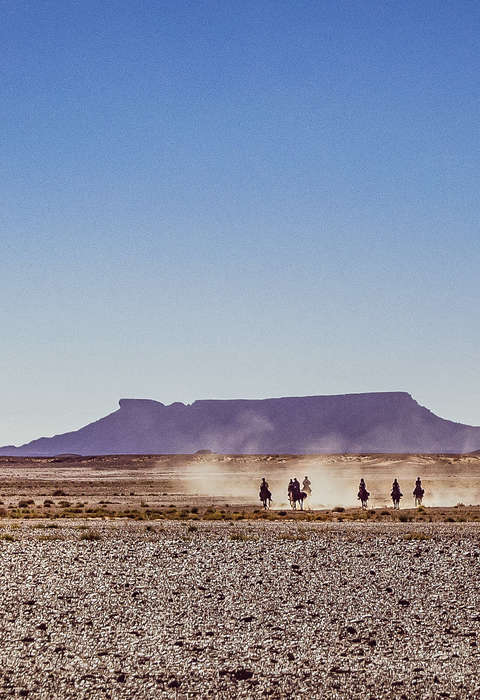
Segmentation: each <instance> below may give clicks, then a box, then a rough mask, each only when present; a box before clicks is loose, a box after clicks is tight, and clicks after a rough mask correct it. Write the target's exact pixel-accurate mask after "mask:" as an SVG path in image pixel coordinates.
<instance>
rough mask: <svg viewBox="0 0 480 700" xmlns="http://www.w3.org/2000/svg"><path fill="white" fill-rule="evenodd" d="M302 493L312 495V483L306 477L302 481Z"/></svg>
mask: <svg viewBox="0 0 480 700" xmlns="http://www.w3.org/2000/svg"><path fill="white" fill-rule="evenodd" d="M302 491H305V493H306V494H308V495H309V496H311V495H312V482H311V481H310V479H309V478H308V476H306V477H305V479H304V480H303V484H302Z"/></svg>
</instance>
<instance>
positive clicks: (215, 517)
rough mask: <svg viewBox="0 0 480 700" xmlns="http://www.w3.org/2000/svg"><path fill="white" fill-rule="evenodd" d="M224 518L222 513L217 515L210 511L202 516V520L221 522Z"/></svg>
mask: <svg viewBox="0 0 480 700" xmlns="http://www.w3.org/2000/svg"><path fill="white" fill-rule="evenodd" d="M224 517H225V516H224V515H223V514H222V513H218V512H215V511H214V512H211V511H210V512H209V511H207V512H206V513H205V515H204V516H203V518H204V520H223V519H224Z"/></svg>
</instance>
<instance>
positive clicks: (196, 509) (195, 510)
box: [190, 506, 198, 513]
mask: <svg viewBox="0 0 480 700" xmlns="http://www.w3.org/2000/svg"><path fill="white" fill-rule="evenodd" d="M190 513H198V508H197V506H193V508H190Z"/></svg>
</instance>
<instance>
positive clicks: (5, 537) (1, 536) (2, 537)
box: [0, 532, 15, 542]
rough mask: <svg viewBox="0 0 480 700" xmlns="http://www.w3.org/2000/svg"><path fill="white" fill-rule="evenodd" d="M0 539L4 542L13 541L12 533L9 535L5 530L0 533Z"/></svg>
mask: <svg viewBox="0 0 480 700" xmlns="http://www.w3.org/2000/svg"><path fill="white" fill-rule="evenodd" d="M0 540H3V541H4V542H14V541H15V537H14V536H13V535H11V534H10V533H9V532H6V533H4V534H3V535H0Z"/></svg>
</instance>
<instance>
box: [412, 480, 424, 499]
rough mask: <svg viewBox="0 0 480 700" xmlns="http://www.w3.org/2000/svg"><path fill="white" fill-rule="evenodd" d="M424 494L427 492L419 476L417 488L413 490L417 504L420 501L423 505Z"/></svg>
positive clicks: (416, 483)
mask: <svg viewBox="0 0 480 700" xmlns="http://www.w3.org/2000/svg"><path fill="white" fill-rule="evenodd" d="M424 493H425V491H424V490H423V488H422V480H421V479H420V477H419V476H417V480H416V482H415V488H414V490H413V495H414V496H415V502H417V501H419V502H420V503H421V502H422V498H423V494H424Z"/></svg>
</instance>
